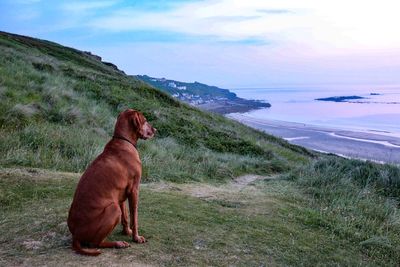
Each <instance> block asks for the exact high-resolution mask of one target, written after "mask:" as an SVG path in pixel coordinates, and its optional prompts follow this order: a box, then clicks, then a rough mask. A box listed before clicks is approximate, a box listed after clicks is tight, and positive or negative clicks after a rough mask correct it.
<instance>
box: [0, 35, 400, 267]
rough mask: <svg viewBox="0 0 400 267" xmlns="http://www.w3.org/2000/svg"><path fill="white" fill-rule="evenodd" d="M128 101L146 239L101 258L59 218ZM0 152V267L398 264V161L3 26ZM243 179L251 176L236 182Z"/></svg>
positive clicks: (0, 53)
mask: <svg viewBox="0 0 400 267" xmlns="http://www.w3.org/2000/svg"><path fill="white" fill-rule="evenodd" d="M127 107H130V108H135V109H138V110H140V111H142V112H143V113H144V114H145V116H146V117H147V118H148V120H149V121H150V122H151V123H152V124H153V125H154V126H155V127H156V128H157V129H158V135H157V137H156V138H155V139H153V140H150V141H146V142H139V151H140V154H141V158H142V162H143V170H144V172H143V176H144V177H143V180H144V183H145V185H144V186H143V193H142V194H141V203H142V204H141V206H140V207H141V208H140V220H142V226H143V228H142V231H143V234H144V235H146V236H148V237H149V238H148V240H149V242H148V243H147V244H146V245H144V246H139V245H138V246H136V245H133V246H132V247H131V248H129V249H126V250H119V251H115V250H105V254H104V255H103V256H101V257H100V258H98V259H97V260H98V262H96V260H94V259H90V260H89V259H87V258H82V257H80V256H77V255H75V254H73V253H72V252H71V251H70V249H69V243H70V236H69V234H68V230H67V228H66V224H65V221H66V214H67V210H68V206H69V204H70V201H71V199H72V194H73V191H74V187H75V185H76V182H77V179H78V177H79V174H78V173H79V172H82V171H83V170H84V169H85V167H86V166H87V164H88V163H89V162H90V161H91V160H93V159H94V157H95V156H96V155H98V154H99V153H100V152H101V150H102V149H103V147H104V145H105V143H106V142H107V141H108V140H109V139H110V137H111V134H112V130H113V126H114V122H115V118H116V116H117V114H118V113H119V112H120V111H122V110H124V109H125V108H127ZM0 153H1V155H2V157H0V205H1V207H2V208H1V209H0V222H1V224H0V234H1V235H0V244H6V243H8V244H10V245H9V246H6V247H4V246H2V247H1V248H0V265H43V264H44V263H46V264H50V265H55V264H62V263H70V264H81V265H93V264H94V265H98V264H99V263H100V262H102V264H104V265H110V264H111V263H112V262H113V263H117V264H127V263H135V262H136V263H141V264H143V263H146V264H155V265H159V264H161V265H184V266H187V265H197V264H200V265H257V266H259V265H337V264H338V265H383V266H396V265H397V264H398V263H399V262H400V211H399V200H400V170H399V168H398V167H396V166H391V165H378V164H374V163H371V162H360V161H356V160H346V159H341V158H338V157H335V156H332V155H320V154H315V153H312V152H310V151H308V150H306V149H304V148H301V147H298V146H294V145H291V144H289V143H287V142H286V141H284V140H282V139H279V138H275V137H273V136H270V135H267V134H265V133H262V132H259V131H256V130H253V129H250V128H248V127H246V126H243V125H241V124H239V123H236V122H233V121H231V120H228V119H226V118H224V117H222V116H220V115H216V114H211V113H205V112H202V111H199V110H197V109H194V108H192V107H190V106H188V105H186V104H183V103H180V102H177V101H176V100H174V99H173V98H171V97H170V96H168V95H167V94H165V93H163V92H160V91H158V90H157V89H155V88H152V87H151V86H150V85H147V84H145V83H143V82H141V81H139V80H136V79H135V78H133V77H129V76H127V75H125V74H124V73H122V72H120V71H118V70H116V69H115V68H113V67H112V66H110V65H109V64H108V65H107V64H104V63H102V62H101V61H100V60H98V59H96V58H95V57H93V56H90V55H88V54H86V53H83V52H81V51H78V50H75V49H71V48H67V47H63V46H61V45H58V44H55V43H51V42H48V41H43V40H38V39H32V38H28V37H23V36H18V35H12V34H8V33H4V32H0ZM44 169H47V170H44ZM49 169H50V170H56V171H57V172H50V171H48V170H49ZM60 171H63V172H60ZM65 172H72V173H65ZM245 174H251V175H259V176H257V177H258V178H257V180H255V181H253V182H245V183H243V182H242V180H241V179H242V178H238V177H239V176H241V175H245ZM32 210H34V211H35V214H32ZM113 238H114V239H115V238H123V237H121V236H120V235H118V233H117V232H115V233H114V236H113Z"/></svg>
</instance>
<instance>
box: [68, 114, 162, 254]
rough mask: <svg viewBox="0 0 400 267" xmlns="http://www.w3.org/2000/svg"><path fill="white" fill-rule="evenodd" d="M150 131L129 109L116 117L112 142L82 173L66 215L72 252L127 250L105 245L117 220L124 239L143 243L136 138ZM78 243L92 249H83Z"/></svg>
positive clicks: (152, 131)
mask: <svg viewBox="0 0 400 267" xmlns="http://www.w3.org/2000/svg"><path fill="white" fill-rule="evenodd" d="M155 132H156V129H155V128H153V127H152V126H151V125H150V124H149V123H148V122H147V121H146V118H145V117H144V116H143V115H142V113H140V112H138V111H136V110H133V109H128V110H126V111H124V112H122V113H121V114H119V116H118V119H117V122H116V124H115V130H114V136H113V138H112V139H111V140H110V141H109V142H108V143H107V145H106V146H105V148H104V151H103V153H101V154H100V155H99V156H98V157H97V158H96V159H95V160H94V161H93V162H92V163H91V164H90V165H89V167H88V168H87V169H86V171H85V172H84V173H83V175H82V177H81V179H80V180H79V183H78V186H77V188H76V191H75V195H74V199H73V201H72V204H71V208H70V210H69V215H68V227H69V230H70V232H71V234H72V248H73V249H74V250H75V251H76V252H77V253H80V254H84V255H90V256H97V255H99V254H100V253H101V252H100V250H98V249H97V248H125V247H128V246H129V244H128V243H127V242H124V241H113V242H109V241H105V239H106V237H107V236H108V235H109V234H110V233H111V232H112V230H113V229H114V228H115V226H116V225H117V224H118V223H119V222H120V221H121V223H122V226H123V232H124V233H125V234H126V235H132V238H133V240H134V241H135V242H137V243H144V242H146V240H145V238H144V237H143V236H140V235H139V233H138V197H139V184H140V179H141V175H142V163H141V161H140V158H139V153H138V151H137V149H136V143H137V140H138V139H139V138H140V139H149V138H152V137H153V136H154V134H155ZM127 199H128V202H129V211H130V225H129V226H128V213H127V209H126V207H125V201H126V200H127ZM83 244H85V245H87V246H90V247H91V248H82V247H81V246H82V245H83Z"/></svg>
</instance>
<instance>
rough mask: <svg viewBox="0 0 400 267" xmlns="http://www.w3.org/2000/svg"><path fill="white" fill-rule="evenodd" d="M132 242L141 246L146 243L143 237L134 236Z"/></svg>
mask: <svg viewBox="0 0 400 267" xmlns="http://www.w3.org/2000/svg"><path fill="white" fill-rule="evenodd" d="M133 241H135V242H136V243H139V244H142V243H144V242H146V239H145V238H144V237H143V236H140V235H138V236H134V237H133Z"/></svg>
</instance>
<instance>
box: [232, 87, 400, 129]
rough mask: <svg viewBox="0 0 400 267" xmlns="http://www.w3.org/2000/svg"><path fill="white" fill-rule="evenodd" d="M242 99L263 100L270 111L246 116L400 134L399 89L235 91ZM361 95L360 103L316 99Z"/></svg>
mask: <svg viewBox="0 0 400 267" xmlns="http://www.w3.org/2000/svg"><path fill="white" fill-rule="evenodd" d="M232 91H234V92H235V93H236V94H237V95H238V96H239V97H243V98H247V99H262V100H266V101H268V102H269V103H271V105H272V107H271V108H270V109H262V110H256V111H251V112H249V113H247V114H246V115H248V116H251V117H253V118H257V119H270V120H271V119H272V120H282V121H290V122H299V123H306V124H316V125H323V126H331V127H339V128H340V127H343V128H346V129H354V130H373V131H387V132H392V133H398V134H400V86H398V87H394V86H393V87H386V88H384V87H376V86H375V87H355V86H352V87H351V86H349V87H343V86H341V88H339V89H337V88H333V87H318V88H316V87H314V88H311V87H307V88H265V89H232ZM351 95H357V96H362V97H365V99H361V100H357V101H356V103H347V102H342V103H339V102H326V101H317V100H315V99H316V98H324V97H331V96H351Z"/></svg>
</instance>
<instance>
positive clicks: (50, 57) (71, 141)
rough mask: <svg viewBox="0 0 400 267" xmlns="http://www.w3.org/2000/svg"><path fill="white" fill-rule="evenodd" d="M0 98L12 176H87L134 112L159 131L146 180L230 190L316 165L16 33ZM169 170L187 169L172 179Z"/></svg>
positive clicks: (5, 48)
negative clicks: (245, 181)
mask: <svg viewBox="0 0 400 267" xmlns="http://www.w3.org/2000/svg"><path fill="white" fill-rule="evenodd" d="M0 96H1V97H0V107H1V108H0V109H1V110H0V125H1V129H0V143H1V146H0V152H1V153H2V154H3V155H4V157H2V158H1V159H0V164H1V165H3V166H31V167H40V168H51V169H57V170H65V171H82V170H83V169H84V168H85V166H87V164H88V163H89V162H90V161H91V160H92V159H93V157H94V156H95V155H97V154H98V153H99V152H100V151H101V150H102V148H103V146H104V144H105V142H106V141H107V140H108V139H109V138H110V136H111V135H112V130H113V124H114V122H115V118H116V116H117V114H118V113H119V112H120V111H122V110H124V109H126V108H128V107H130V108H135V109H138V110H140V111H142V112H143V113H144V114H145V116H146V117H147V118H148V120H149V121H150V122H151V123H152V124H154V126H155V127H156V128H157V129H158V137H157V139H156V140H155V141H153V142H148V143H140V150H141V152H142V155H143V160H144V163H146V164H145V166H152V168H149V169H147V168H146V169H145V174H144V176H145V178H146V179H151V180H158V179H161V178H162V179H165V180H174V181H185V180H207V179H213V180H224V179H229V178H232V177H235V176H237V175H239V174H242V173H246V172H254V173H272V172H281V171H284V170H287V169H288V168H289V167H288V166H290V165H292V164H295V163H297V162H305V161H307V159H308V157H309V156H310V153H309V152H308V151H306V150H305V149H301V148H299V147H296V146H292V145H290V144H288V143H287V142H284V141H282V140H281V139H277V138H274V137H272V136H268V135H265V134H263V133H260V132H257V131H255V130H251V129H249V128H247V127H245V126H242V125H240V124H238V123H235V122H233V121H230V120H227V119H225V118H224V117H222V116H218V115H214V114H211V113H204V112H201V111H199V110H197V109H193V108H191V107H189V106H188V105H185V104H182V103H180V102H177V101H176V100H174V99H173V98H171V97H170V96H168V95H167V94H165V93H162V92H160V91H158V90H156V89H154V88H152V87H151V86H149V85H147V84H145V83H143V82H141V81H139V80H137V79H135V78H132V77H128V76H126V75H124V74H123V73H121V72H118V71H116V70H114V69H113V68H111V67H109V66H107V65H105V64H103V63H102V62H101V61H98V60H96V59H95V58H93V57H90V56H88V55H87V54H85V53H82V52H80V51H77V50H74V49H71V48H66V47H62V46H60V45H58V44H55V43H51V42H47V41H40V40H37V39H31V38H27V37H22V36H16V35H11V34H7V33H1V34H0ZM193 162H195V163H196V164H195V165H193V164H192V163H193ZM163 166H176V168H179V169H176V170H173V172H171V173H168V171H167V172H165V171H166V170H165V168H163Z"/></svg>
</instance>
